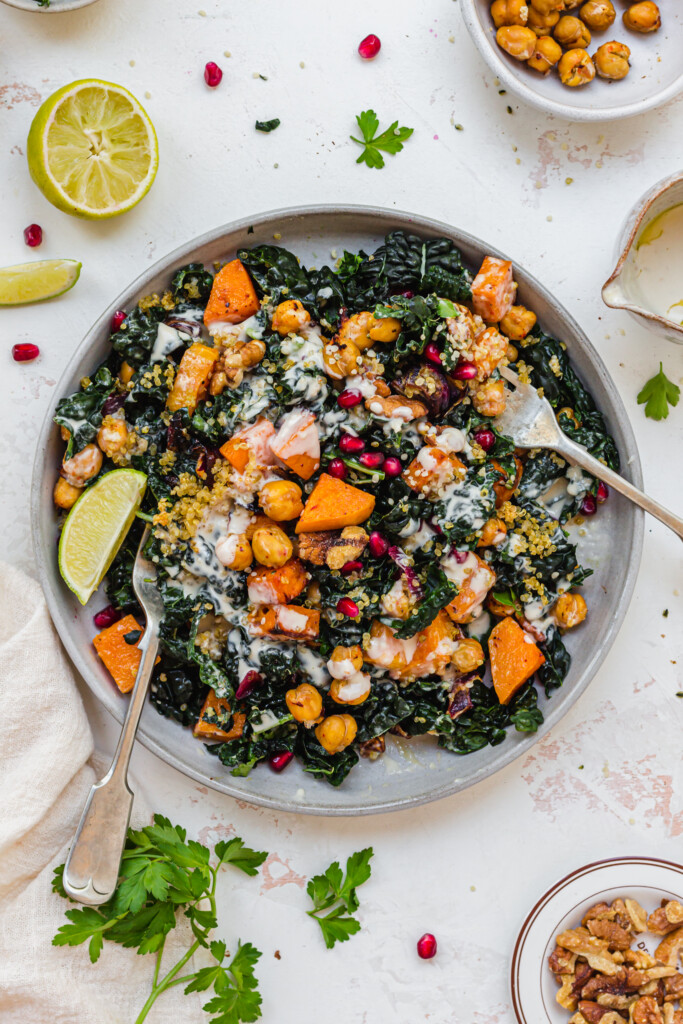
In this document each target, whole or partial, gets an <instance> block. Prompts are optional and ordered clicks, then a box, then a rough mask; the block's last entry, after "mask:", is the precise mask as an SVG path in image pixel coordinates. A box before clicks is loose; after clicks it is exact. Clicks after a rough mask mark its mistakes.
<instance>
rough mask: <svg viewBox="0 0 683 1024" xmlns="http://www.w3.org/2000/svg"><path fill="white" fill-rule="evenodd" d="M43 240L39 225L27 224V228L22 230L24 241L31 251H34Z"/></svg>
mask: <svg viewBox="0 0 683 1024" xmlns="http://www.w3.org/2000/svg"><path fill="white" fill-rule="evenodd" d="M42 240H43V229H42V228H41V226H40V224H29V226H28V227H27V228H24V241H25V242H26V244H27V245H30V246H31V248H32V249H35V247H36V246H37V245H40V243H41V242H42Z"/></svg>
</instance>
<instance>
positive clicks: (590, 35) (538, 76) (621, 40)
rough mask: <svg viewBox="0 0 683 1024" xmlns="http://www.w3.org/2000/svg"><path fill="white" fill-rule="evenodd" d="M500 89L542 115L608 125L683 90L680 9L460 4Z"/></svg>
mask: <svg viewBox="0 0 683 1024" xmlns="http://www.w3.org/2000/svg"><path fill="white" fill-rule="evenodd" d="M461 8H462V12H463V16H464V18H465V23H466V24H467V27H468V29H469V31H470V34H471V35H472V38H473V40H474V42H475V44H476V46H477V48H478V49H479V51H480V53H481V54H482V55H483V57H484V59H485V60H486V62H487V63H488V64H489V66H490V67H491V69H492V70H493V71H494V72H495V73H496V75H497V76H498V78H499V79H500V80H501V83H504V84H505V86H506V87H507V88H508V89H509V90H510V91H511V92H515V93H517V95H519V96H520V98H521V99H524V100H526V101H527V102H529V103H532V104H534V105H535V106H537V107H540V108H541V109H542V110H545V111H546V113H554V114H560V115H561V116H563V117H567V118H569V119H571V120H573V121H607V120H612V119H613V118H618V117H631V116H633V115H634V114H640V113H643V112H644V111H646V110H650V109H652V108H653V107H655V106H658V105H660V104H661V103H665V102H667V100H670V99H672V98H673V97H674V96H675V95H676V94H677V93H678V92H679V91H680V90H681V89H683V60H682V59H681V52H682V51H683V4H680V3H671V2H668V3H667V0H659V2H658V3H655V0H461Z"/></svg>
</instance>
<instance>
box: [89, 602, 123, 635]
mask: <svg viewBox="0 0 683 1024" xmlns="http://www.w3.org/2000/svg"><path fill="white" fill-rule="evenodd" d="M120 618H121V612H120V611H119V609H118V608H115V607H114V605H113V604H108V605H107V607H106V608H103V609H102V611H101V612H98V613H97V614H96V615H93V618H92V620H93V622H94V623H95V626H96V628H97V629H106V628H107V626H113V625H114V623H115V622H118V621H119V619H120Z"/></svg>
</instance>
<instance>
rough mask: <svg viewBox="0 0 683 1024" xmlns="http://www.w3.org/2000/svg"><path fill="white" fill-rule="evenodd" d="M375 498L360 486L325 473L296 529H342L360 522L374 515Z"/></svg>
mask: <svg viewBox="0 0 683 1024" xmlns="http://www.w3.org/2000/svg"><path fill="white" fill-rule="evenodd" d="M374 507H375V498H374V496H373V495H372V494H366V493H365V491H361V489H360V488H359V487H351V485H350V484H345V483H344V481H343V480H337V479H336V478H335V477H333V476H330V475H329V474H328V473H322V474H321V476H320V479H319V480H318V482H317V484H316V485H315V487H314V488H313V490H312V492H311V494H310V496H309V498H308V501H307V502H306V504H305V505H304V510H303V512H302V513H301V515H300V516H299V521H298V523H297V524H296V531H295V532H296V533H316V532H317V531H319V530H341V529H342V528H343V527H344V526H360V524H361V523H364V522H365V521H366V520H367V519H369V518H370V516H371V515H372V511H373V509H374Z"/></svg>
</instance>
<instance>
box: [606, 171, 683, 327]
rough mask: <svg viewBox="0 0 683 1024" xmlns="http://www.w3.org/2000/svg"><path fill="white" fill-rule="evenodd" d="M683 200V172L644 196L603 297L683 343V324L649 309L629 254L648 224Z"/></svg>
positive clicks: (626, 231)
mask: <svg viewBox="0 0 683 1024" xmlns="http://www.w3.org/2000/svg"><path fill="white" fill-rule="evenodd" d="M681 203H683V173H679V174H673V175H672V176H671V177H670V178H663V179H662V181H658V182H657V184H656V185H653V186H652V188H651V189H649V190H648V191H647V192H646V193H645V195H643V196H641V197H640V199H639V200H638V202H637V203H636V205H635V206H634V207H633V209H632V210H631V212H630V214H629V215H628V217H627V219H626V223H625V224H624V227H623V229H622V232H621V236H620V238H619V241H618V243H617V265H616V267H615V268H614V270H613V271H612V274H611V275H610V277H609V278H608V279H607V281H605V283H604V285H603V286H602V300H603V302H604V303H605V305H606V306H610V307H611V308H612V309H625V310H627V312H629V313H630V314H631V315H632V316H633V318H634V319H635V320H637V321H639V322H640V323H641V324H642V323H643V321H644V322H645V324H646V326H647V327H649V328H650V330H651V331H654V333H655V334H659V335H660V336H661V337H663V338H667V339H668V340H669V341H674V342H676V344H677V345H683V326H682V325H681V324H680V323H676V322H675V320H670V319H669V318H668V317H665V316H661V315H660V314H659V313H655V312H654V311H653V310H652V309H648V307H647V304H646V303H647V300H646V298H645V295H644V294H643V292H642V289H641V287H640V284H639V281H638V271H637V269H636V267H635V265H634V262H633V260H632V259H630V258H629V257H630V256H631V253H632V251H633V247H634V245H636V243H637V241H638V239H639V237H640V236H641V235H642V233H643V232H644V231H645V229H646V228H647V226H648V224H651V223H652V221H653V220H654V219H655V218H656V217H658V216H659V215H660V214H661V213H664V212H665V210H670V209H671V208H672V207H673V206H678V205H680V204H681Z"/></svg>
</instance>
